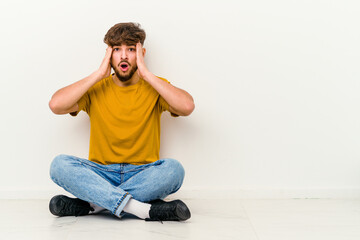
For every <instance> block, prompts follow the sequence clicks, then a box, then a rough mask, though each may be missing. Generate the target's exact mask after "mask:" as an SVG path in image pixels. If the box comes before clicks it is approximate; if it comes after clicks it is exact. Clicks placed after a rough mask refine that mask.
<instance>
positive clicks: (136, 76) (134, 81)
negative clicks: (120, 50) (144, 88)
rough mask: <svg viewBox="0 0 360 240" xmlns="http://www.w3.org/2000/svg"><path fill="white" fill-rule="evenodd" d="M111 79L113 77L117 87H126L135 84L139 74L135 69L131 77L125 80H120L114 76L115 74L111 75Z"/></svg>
mask: <svg viewBox="0 0 360 240" xmlns="http://www.w3.org/2000/svg"><path fill="white" fill-rule="evenodd" d="M112 79H113V81H114V83H115V84H116V85H118V86H119V87H128V86H131V85H134V84H136V83H137V82H138V81H139V80H140V77H139V74H138V73H137V71H136V72H135V73H134V74H133V75H132V77H131V78H130V79H129V80H127V81H126V82H122V81H120V80H119V78H118V77H117V76H116V74H113V75H112Z"/></svg>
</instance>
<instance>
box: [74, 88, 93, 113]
mask: <svg viewBox="0 0 360 240" xmlns="http://www.w3.org/2000/svg"><path fill="white" fill-rule="evenodd" d="M77 104H78V105H79V109H78V111H76V112H71V113H70V115H71V116H73V117H75V116H77V115H78V113H79V112H80V111H81V110H83V111H85V112H87V113H89V109H90V96H89V91H88V92H86V93H85V94H84V95H83V96H82V97H81V98H80V99H79V101H78V102H77Z"/></svg>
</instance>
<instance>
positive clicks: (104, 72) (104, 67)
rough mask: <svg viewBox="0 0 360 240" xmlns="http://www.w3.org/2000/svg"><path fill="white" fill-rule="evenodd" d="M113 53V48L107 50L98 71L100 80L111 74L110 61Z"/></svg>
mask: <svg viewBox="0 0 360 240" xmlns="http://www.w3.org/2000/svg"><path fill="white" fill-rule="evenodd" d="M112 52H113V49H112V47H110V46H108V47H107V49H106V53H105V57H104V59H103V61H102V63H101V65H100V67H99V69H98V70H97V73H98V74H99V78H100V80H101V79H103V78H106V77H108V76H109V75H110V73H111V65H110V61H111V55H112Z"/></svg>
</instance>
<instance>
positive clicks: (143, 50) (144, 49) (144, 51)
mask: <svg viewBox="0 0 360 240" xmlns="http://www.w3.org/2000/svg"><path fill="white" fill-rule="evenodd" d="M142 52H143V56H144V57H145V53H146V48H143V49H142Z"/></svg>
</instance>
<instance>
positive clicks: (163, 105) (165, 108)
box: [159, 96, 179, 117]
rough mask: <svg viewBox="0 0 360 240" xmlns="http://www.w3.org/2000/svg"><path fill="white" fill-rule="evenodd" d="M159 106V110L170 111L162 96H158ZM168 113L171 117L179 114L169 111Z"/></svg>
mask: <svg viewBox="0 0 360 240" xmlns="http://www.w3.org/2000/svg"><path fill="white" fill-rule="evenodd" d="M159 107H160V111H161V112H163V111H168V112H170V110H169V104H168V103H167V102H166V101H165V99H164V98H163V97H162V96H159ZM170 114H171V116H172V117H178V116H179V115H177V114H175V113H172V112H170Z"/></svg>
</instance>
